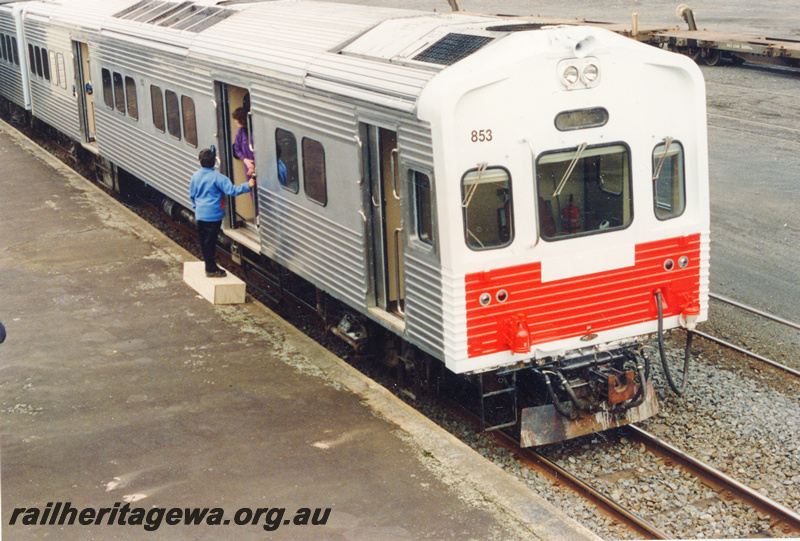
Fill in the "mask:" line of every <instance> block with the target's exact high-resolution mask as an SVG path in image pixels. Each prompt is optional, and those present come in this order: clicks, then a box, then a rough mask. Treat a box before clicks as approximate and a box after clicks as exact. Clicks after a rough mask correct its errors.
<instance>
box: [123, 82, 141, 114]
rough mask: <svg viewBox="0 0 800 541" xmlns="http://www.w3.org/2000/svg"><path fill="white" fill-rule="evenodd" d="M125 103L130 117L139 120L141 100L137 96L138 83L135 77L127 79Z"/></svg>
mask: <svg viewBox="0 0 800 541" xmlns="http://www.w3.org/2000/svg"><path fill="white" fill-rule="evenodd" d="M125 102H126V104H127V106H128V116H129V117H131V118H132V119H134V120H139V100H138V98H137V96H136V81H134V80H133V77H128V76H126V77H125Z"/></svg>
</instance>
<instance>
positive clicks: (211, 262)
mask: <svg viewBox="0 0 800 541" xmlns="http://www.w3.org/2000/svg"><path fill="white" fill-rule="evenodd" d="M199 158H200V167H201V169H200V170H199V171H197V172H195V174H194V175H192V181H191V183H190V184H189V197H191V199H192V207H193V208H194V216H195V218H196V219H197V229H198V231H199V233H200V251H201V252H202V253H203V260H204V261H205V262H206V276H208V277H209V278H224V277H225V276H227V274H226V272H225V271H224V270H222V269H220V268H219V267H218V266H217V236H218V235H219V230H220V228H221V227H222V218H223V217H224V209H223V206H222V196H223V195H230V196H232V197H235V196H237V195H241V194H243V193H249V192H250V190H251V189H252V188H254V187H255V185H256V179H255V178H250V179H249V180H248V182H247V184H241V185H239V186H234V184H233V182H231V179H229V178H228V177H226V176H225V175H223V174H222V173H218V172H216V171H214V165H215V164H216V161H217V153H216V151H215V150H213V149H209V148H206V149H203V150H201V151H200V156H199Z"/></svg>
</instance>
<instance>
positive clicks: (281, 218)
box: [261, 193, 367, 310]
mask: <svg viewBox="0 0 800 541" xmlns="http://www.w3.org/2000/svg"><path fill="white" fill-rule="evenodd" d="M261 203H262V205H263V206H264V211H263V213H262V215H263V216H265V217H266V219H267V221H268V225H267V226H266V227H262V228H261V235H262V236H261V241H262V250H263V251H264V252H265V253H267V254H268V255H270V257H273V258H274V259H275V260H276V261H278V262H280V263H281V264H282V265H284V266H286V267H287V268H288V269H290V270H292V271H294V272H296V273H298V274H299V275H300V276H303V277H304V278H306V279H308V280H309V281H311V282H312V283H313V284H315V285H317V286H319V287H321V288H322V289H325V290H327V291H328V292H329V293H331V294H332V295H333V296H334V297H337V298H339V299H340V300H342V301H345V302H346V303H347V304H349V305H350V306H353V307H354V308H360V309H362V310H366V296H367V282H366V278H367V268H366V258H365V254H364V233H363V229H362V230H353V229H350V228H347V227H344V226H342V225H341V224H340V223H337V222H335V221H334V220H330V219H327V218H326V217H324V216H322V215H321V214H320V213H318V212H313V211H311V210H310V209H308V208H304V207H303V206H301V205H299V204H297V203H296V202H295V200H294V199H293V198H289V197H284V196H282V195H281V194H280V193H278V194H277V195H275V194H270V196H269V197H263V196H262V197H261Z"/></svg>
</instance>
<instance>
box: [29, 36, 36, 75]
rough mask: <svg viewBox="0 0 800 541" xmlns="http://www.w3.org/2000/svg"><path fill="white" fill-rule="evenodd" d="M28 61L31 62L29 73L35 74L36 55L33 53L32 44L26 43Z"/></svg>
mask: <svg viewBox="0 0 800 541" xmlns="http://www.w3.org/2000/svg"><path fill="white" fill-rule="evenodd" d="M28 61H29V62H30V63H31V75H36V55H35V54H34V53H33V45H31V44H30V43H29V44H28Z"/></svg>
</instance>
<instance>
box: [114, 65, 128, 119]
mask: <svg viewBox="0 0 800 541" xmlns="http://www.w3.org/2000/svg"><path fill="white" fill-rule="evenodd" d="M114 105H115V106H116V108H117V111H119V112H120V113H122V114H123V115H124V114H125V87H124V86H122V75H120V74H119V73H117V72H116V71H115V72H114Z"/></svg>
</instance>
